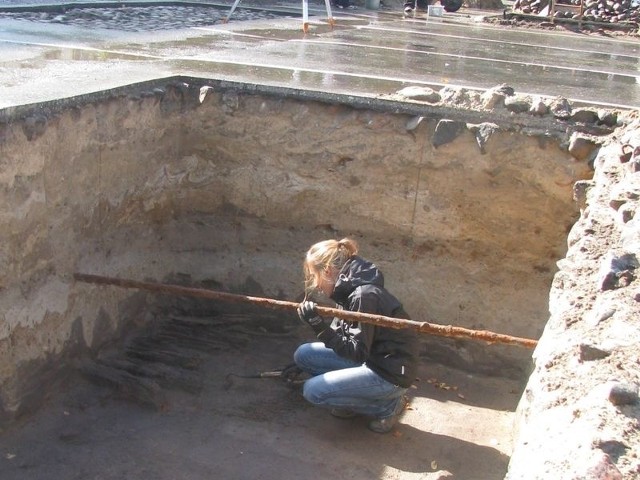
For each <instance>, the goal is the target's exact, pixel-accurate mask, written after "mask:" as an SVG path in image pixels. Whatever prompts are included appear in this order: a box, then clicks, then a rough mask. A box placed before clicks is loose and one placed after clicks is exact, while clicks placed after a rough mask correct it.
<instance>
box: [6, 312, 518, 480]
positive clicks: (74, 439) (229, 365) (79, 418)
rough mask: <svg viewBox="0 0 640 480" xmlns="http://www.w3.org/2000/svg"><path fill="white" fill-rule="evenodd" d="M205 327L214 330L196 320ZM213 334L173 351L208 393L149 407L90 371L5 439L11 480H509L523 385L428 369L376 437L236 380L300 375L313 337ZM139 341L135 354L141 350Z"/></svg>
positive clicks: (295, 330)
mask: <svg viewBox="0 0 640 480" xmlns="http://www.w3.org/2000/svg"><path fill="white" fill-rule="evenodd" d="M174 318H175V316H174ZM180 320H182V321H193V318H191V317H189V318H187V317H184V316H183V317H181V318H180ZM203 321H204V322H203ZM206 322H207V318H206V317H199V318H197V320H196V323H197V324H199V325H202V324H203V323H206ZM212 322H213V325H209V326H207V327H206V328H207V329H209V330H208V333H206V332H205V331H204V330H203V331H202V332H201V333H199V334H197V335H196V336H195V337H194V338H197V339H198V340H194V338H192V339H188V338H185V337H184V336H182V335H181V334H178V333H176V336H175V339H173V341H175V344H174V345H172V347H175V348H176V349H178V350H179V351H180V352H181V353H182V354H185V352H191V355H192V359H193V360H194V362H193V363H192V364H191V365H190V366H189V370H188V375H189V377H188V378H191V379H193V378H198V379H199V380H200V381H201V383H200V384H198V385H197V386H196V388H184V387H185V385H184V384H181V383H180V382H176V381H175V379H174V382H173V384H172V383H171V382H168V383H166V382H165V384H164V385H163V386H162V388H161V389H159V390H153V389H151V390H149V392H152V393H150V394H149V395H148V396H146V397H145V396H144V395H143V396H141V395H140V393H139V392H138V394H133V395H132V393H135V392H131V391H130V390H129V391H128V390H127V389H126V388H124V389H123V388H116V387H114V385H113V384H107V383H104V384H102V383H101V382H96V381H95V377H92V378H94V380H92V381H89V378H90V377H87V376H86V375H82V374H80V373H79V370H78V371H76V372H75V373H72V374H71V375H69V377H68V378H67V379H66V380H65V381H63V382H61V384H60V388H59V391H58V392H57V393H56V394H54V395H52V396H51V397H50V398H49V400H48V403H47V404H46V405H45V406H44V407H43V408H42V409H40V411H39V412H38V413H37V414H36V415H33V416H30V417H27V418H23V419H22V421H21V422H19V423H18V424H17V425H15V426H13V427H12V428H11V429H10V430H7V431H5V432H3V434H2V436H0V478H2V480H18V479H19V480H27V479H28V480H54V479H65V480H72V479H73V480H81V479H101V480H106V479H114V480H115V479H118V480H123V479H143V478H144V479H156V480H170V479H171V480H175V479H181V480H196V479H198V480H199V479H212V478H218V479H265V480H271V479H273V480H280V479H289V478H295V479H318V478H340V479H362V480H365V479H366V480H371V479H374V478H379V479H414V478H419V479H439V478H458V479H465V480H474V479H475V480H492V479H501V478H503V477H504V475H505V472H506V469H507V464H508V461H509V455H510V452H511V448H512V423H513V416H514V410H515V407H516V403H517V401H518V398H519V396H520V394H521V385H519V384H518V383H517V382H515V381H512V380H506V379H501V378H491V377H481V376H477V375H470V374H468V373H465V372H461V371H456V370H453V369H451V368H448V367H445V366H442V365H437V364H432V363H430V362H428V361H426V360H425V361H424V362H423V364H422V365H421V368H420V372H419V381H418V382H417V385H416V387H415V388H412V389H411V390H410V395H409V396H410V404H409V407H408V408H407V410H405V412H404V414H403V417H402V420H401V422H400V423H399V424H398V425H397V426H396V427H395V429H394V430H393V431H392V432H391V433H389V434H386V435H380V434H376V433H373V432H371V431H369V430H367V428H366V425H367V423H366V422H367V419H365V418H355V419H349V420H340V419H337V418H333V417H331V416H330V415H329V413H328V412H327V411H325V410H322V409H318V408H315V407H312V406H310V405H309V404H307V403H306V401H305V400H304V399H303V398H302V396H301V389H300V385H292V384H288V383H286V382H285V381H284V380H282V379H281V378H241V377H235V376H229V374H230V373H235V374H240V375H245V374H253V373H257V372H262V371H269V370H273V369H274V368H276V367H282V366H284V365H287V364H289V363H290V362H291V354H292V352H293V351H294V350H295V348H296V346H297V345H298V344H299V343H301V342H303V341H308V340H310V338H311V336H310V335H309V332H308V331H307V329H306V328H305V327H304V326H302V325H299V324H298V322H297V320H291V321H286V322H285V323H284V324H283V323H282V322H281V324H280V325H279V326H278V328H277V329H275V330H270V329H269V327H268V326H269V325H273V322H274V319H273V318H272V317H263V318H260V317H259V316H258V317H256V316H253V317H246V316H244V317H243V316H242V315H240V316H238V315H235V316H229V317H222V318H220V317H218V318H216V319H214V320H212ZM276 323H277V321H276ZM157 324H158V322H156V325H157ZM216 326H217V327H216ZM214 328H217V333H216V332H214V330H211V329H214ZM156 333H157V330H156ZM212 333H213V334H212ZM144 335H146V336H147V337H149V338H150V336H151V335H152V334H151V333H149V332H147V333H145V334H144ZM144 335H141V334H139V333H137V334H136V337H135V338H137V339H140V338H144ZM206 339H209V340H206ZM167 340H168V341H170V342H171V341H172V339H171V338H167V337H165V338H164V341H165V345H166V341H167ZM199 340H202V341H199ZM206 341H208V342H210V345H209V348H207V345H206V344H203V343H204V342H206ZM126 342H128V345H131V338H129V339H128V340H126ZM126 348H127V346H126V345H125V344H124V343H123V344H121V345H117V346H114V347H113V348H112V349H111V351H110V353H108V354H105V353H103V354H102V357H103V358H102V360H105V359H108V358H110V359H111V360H108V361H106V362H105V363H109V362H111V364H113V363H114V362H116V361H118V360H119V361H122V360H123V358H124V354H123V352H124V351H125V349H126ZM487 348H491V347H487ZM156 350H160V349H159V348H157V349H156ZM91 364H93V365H95V359H94V360H92V361H91ZM86 365H87V364H86V363H85V366H86ZM153 365H157V363H153V362H149V361H146V362H138V366H146V367H150V368H153ZM171 368H174V369H175V368H176V367H175V365H174V366H172V367H171ZM184 371H185V373H186V372H187V370H184ZM182 378H183V379H186V378H187V377H186V376H184V377H182ZM193 386H194V384H192V385H191V387H193Z"/></svg>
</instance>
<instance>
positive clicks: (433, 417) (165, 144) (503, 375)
mask: <svg viewBox="0 0 640 480" xmlns="http://www.w3.org/2000/svg"><path fill="white" fill-rule="evenodd" d="M585 111H586V110H583V112H585ZM587 117H588V118H592V119H593V120H592V121H591V122H584V121H583V120H584V118H587ZM594 118H595V119H594ZM605 118H607V117H606V116H602V115H601V116H598V115H596V117H593V116H591V117H589V115H588V114H587V113H582V114H580V115H575V116H574V117H573V119H567V118H562V119H560V118H558V117H554V116H552V115H549V116H548V117H546V118H544V119H540V118H538V117H536V116H533V115H529V114H522V115H513V114H512V113H508V112H505V113H504V114H500V113H496V112H478V111H473V110H471V109H469V110H460V109H456V108H448V107H446V106H438V107H436V106H425V105H424V104H422V103H419V102H411V101H406V100H405V101H398V100H397V99H396V98H387V99H382V98H378V99H371V98H353V97H347V96H340V95H333V94H323V93H321V92H309V91H300V90H294V89H282V88H273V87H266V86H259V85H248V84H242V83H233V82H224V81H210V80H204V79H198V78H192V77H175V78H170V79H163V80H162V81H154V82H147V83H141V84H136V85H131V86H128V87H126V88H121V89H115V90H111V91H105V92H99V93H97V94H91V95H85V96H80V97H76V98H72V99H67V100H60V101H55V102H49V103H44V104H38V105H35V106H33V105H32V106H24V107H19V108H14V109H10V110H5V111H4V112H3V117H2V122H3V123H2V126H1V136H0V137H1V138H2V151H3V158H4V159H5V162H6V166H5V173H4V174H3V177H2V179H3V184H4V187H5V188H4V190H3V204H4V205H6V209H5V211H4V216H3V223H4V228H3V229H2V232H3V233H2V235H3V241H2V249H3V250H2V259H3V263H4V265H5V267H6V268H5V269H3V277H2V278H0V284H1V285H2V287H3V288H2V290H1V291H0V295H2V303H3V305H6V306H7V307H8V308H7V313H6V314H5V317H4V318H5V322H4V323H3V331H2V332H1V336H0V338H1V341H2V355H3V362H2V364H3V365H4V367H3V371H2V383H1V389H0V398H1V399H2V407H3V412H4V420H5V425H7V427H6V430H5V432H4V433H3V435H2V437H0V447H1V448H2V453H3V455H4V456H5V459H4V460H3V463H2V466H1V467H0V469H1V473H2V478H3V479H5V478H6V479H13V478H16V479H17V478H24V472H29V478H30V479H45V478H47V479H49V478H73V477H72V475H77V476H80V478H82V475H84V476H85V477H88V478H92V477H95V476H97V475H102V478H127V477H131V478H145V477H149V478H151V477H153V478H160V479H163V478H167V479H169V478H193V479H199V478H205V477H206V476H211V475H214V476H217V477H218V478H265V479H270V478H274V479H275V478H278V479H280V478H294V477H295V478H309V479H312V478H320V477H325V476H340V477H342V478H344V477H349V478H356V479H360V478H361V479H370V478H402V479H405V478H406V479H409V478H443V477H442V476H443V475H445V476H446V475H447V473H446V472H450V473H451V474H452V475H453V476H454V477H455V478H461V479H467V480H473V479H478V480H480V479H483V480H484V479H493V478H495V479H498V478H503V477H504V476H505V474H506V471H507V465H508V463H509V457H510V455H511V451H512V449H513V445H514V441H515V433H514V429H513V424H514V420H515V414H514V412H515V409H516V405H517V404H518V402H519V401H520V398H521V395H522V393H523V389H524V386H525V383H526V382H527V379H528V376H529V374H530V373H531V370H532V359H531V355H532V352H531V350H530V349H525V348H521V347H515V346H507V345H496V344H494V345H486V344H484V343H482V342H475V341H471V340H464V339H452V338H443V337H431V336H424V337H423V338H422V340H421V343H422V351H421V357H422V365H421V368H420V374H419V378H420V380H419V382H417V385H416V388H415V389H412V390H411V391H410V397H411V407H410V409H409V410H407V412H406V413H405V415H404V416H403V419H402V422H401V424H400V425H399V426H398V427H397V428H396V429H395V430H394V432H393V433H392V434H390V435H387V436H379V435H376V434H374V433H371V432H367V431H366V428H365V426H366V423H365V421H364V420H363V419H354V420H348V421H346V422H344V421H340V420H337V419H333V418H330V417H329V416H328V414H327V413H326V412H324V411H321V410H318V409H314V408H312V407H310V406H309V405H307V404H305V402H304V401H303V399H302V398H301V396H300V392H299V389H298V386H297V385H292V384H290V383H288V382H286V381H284V380H283V379H280V378H277V377H275V378H273V377H269V378H244V377H243V376H244V375H249V376H250V375H252V374H257V373H260V372H266V371H271V370H274V369H279V368H280V367H283V366H286V365H287V364H289V363H290V362H291V354H292V352H293V350H294V349H295V347H296V346H297V345H298V344H299V343H301V342H303V341H308V340H309V339H310V338H311V336H310V335H309V331H307V330H306V329H305V327H304V326H302V325H300V323H299V322H298V320H297V319H296V318H295V315H294V314H293V312H290V313H278V314H274V313H268V312H265V311H264V310H261V309H256V308H248V307H247V308H244V307H239V306H237V305H236V306H231V305H228V304H225V303H224V302H211V301H204V300H194V299H188V298H181V297H174V296H170V295H158V294H153V293H150V292H145V291H134V290H130V289H122V288H116V287H105V286H95V285H91V284H88V283H83V282H76V281H74V277H73V275H74V273H76V272H83V273H89V274H99V275H107V276H113V277H120V278H130V279H136V280H155V281H161V282H166V283H172V284H180V285H187V286H198V287H203V288H210V289H215V290H220V291H228V292H234V293H239V294H244V295H254V296H260V297H267V298H274V299H283V300H291V301H299V300H300V299H301V298H302V297H301V295H302V272H301V260H302V257H303V254H304V252H305V251H306V249H307V248H308V247H309V246H310V245H311V244H312V243H314V242H316V241H318V240H321V239H325V238H336V237H343V236H351V237H353V238H354V239H356V240H357V241H358V242H359V243H360V246H361V252H362V255H363V256H365V257H367V258H370V259H371V260H373V261H375V262H376V264H378V265H379V266H380V267H381V269H382V270H383V271H384V273H385V278H386V284H387V286H388V287H389V289H390V290H391V291H392V292H394V293H396V294H397V295H398V297H400V298H401V299H402V301H403V303H404V305H405V307H406V309H407V310H408V311H409V312H410V314H411V315H412V317H413V318H414V319H415V320H421V321H428V322H434V323H440V324H445V325H447V324H448V325H457V326H462V327H465V328H469V329H479V330H489V331H495V332H499V333H505V334H509V335H514V336H518V337H525V338H533V339H537V338H539V337H540V335H541V334H542V331H543V329H544V328H545V325H546V323H547V320H548V318H549V301H550V299H549V290H550V288H551V285H552V281H553V279H554V276H555V275H556V273H557V270H558V267H557V262H558V261H559V260H561V259H563V258H564V257H565V255H566V253H567V235H568V232H569V231H570V229H571V227H572V226H573V225H574V223H575V222H576V221H577V220H578V218H579V215H580V208H581V207H584V204H583V203H581V202H584V201H585V199H584V198H583V197H580V195H577V194H576V190H575V188H574V185H575V184H576V183H578V184H581V183H580V182H584V181H587V180H589V179H590V178H591V176H592V175H593V162H594V159H595V158H596V155H597V154H598V149H599V147H600V145H599V144H598V143H597V142H594V141H593V139H594V138H597V135H603V136H604V135H606V134H607V132H609V133H611V132H612V131H613V128H614V127H613V126H612V125H607V122H606V121H605V120H604V119H605ZM578 120H580V121H578ZM542 122H543V123H544V125H545V126H546V128H545V129H541V128H540V125H541V124H542ZM568 127H570V128H569V130H573V131H574V132H577V131H579V130H587V131H588V132H589V133H588V134H584V135H585V136H584V137H579V136H578V137H579V138H576V137H575V136H572V138H571V139H570V138H569V137H568V136H567V130H568ZM578 139H581V140H582V142H578V141H577V140H578ZM589 139H591V140H589ZM576 144H579V146H581V148H580V149H579V148H578V147H577V146H576ZM583 185H584V183H583ZM574 197H575V198H574ZM576 200H578V202H576ZM230 374H233V375H230ZM46 392H57V393H55V394H52V395H51V396H50V397H48V396H47V395H45V393H46ZM149 407H150V408H149ZM34 412H36V413H34ZM27 445H28V447H27ZM114 458H117V459H118V461H117V462H116V461H114V460H113V459H114Z"/></svg>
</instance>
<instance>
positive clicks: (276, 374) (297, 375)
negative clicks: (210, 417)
mask: <svg viewBox="0 0 640 480" xmlns="http://www.w3.org/2000/svg"><path fill="white" fill-rule="evenodd" d="M234 378H279V379H281V380H283V381H284V382H285V383H286V384H287V385H289V386H292V387H295V386H297V385H302V384H303V383H304V381H305V380H306V378H305V374H304V372H303V371H302V370H301V369H300V368H299V367H298V366H297V365H296V364H295V363H291V364H289V365H287V366H286V367H283V368H279V369H276V370H270V371H268V372H259V373H255V374H248V375H242V374H239V373H229V374H227V376H226V377H225V380H224V389H225V390H228V389H229V388H231V386H232V385H233V379H234Z"/></svg>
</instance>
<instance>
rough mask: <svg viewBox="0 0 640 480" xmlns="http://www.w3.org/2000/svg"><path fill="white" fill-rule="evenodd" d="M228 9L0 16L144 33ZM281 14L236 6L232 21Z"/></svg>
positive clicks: (218, 18) (202, 20)
mask: <svg viewBox="0 0 640 480" xmlns="http://www.w3.org/2000/svg"><path fill="white" fill-rule="evenodd" d="M230 5H231V4H230ZM229 11H230V7H229V8H224V9H222V8H216V7H210V6H202V7H200V6H157V5H155V6H148V7H132V6H126V5H123V6H121V7H115V8H94V7H92V8H69V9H63V8H60V9H44V8H43V11H40V12H32V11H30V12H0V18H5V19H6V18H9V19H17V20H24V21H30V22H43V23H59V24H68V25H74V26H78V27H84V28H101V29H110V30H121V31H127V32H145V31H157V30H176V29H181V28H190V27H199V26H206V25H214V24H216V23H221V22H222V21H223V20H224V19H225V18H226V17H227V15H228V14H229ZM281 16H282V15H279V14H275V13H273V12H269V11H266V10H248V9H243V8H238V9H237V10H236V11H235V12H234V13H233V21H234V22H237V21H243V20H259V19H270V18H278V17H281Z"/></svg>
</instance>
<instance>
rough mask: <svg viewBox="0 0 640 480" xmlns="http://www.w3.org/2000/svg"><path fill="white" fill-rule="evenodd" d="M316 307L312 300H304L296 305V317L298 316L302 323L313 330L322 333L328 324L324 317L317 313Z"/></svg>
mask: <svg viewBox="0 0 640 480" xmlns="http://www.w3.org/2000/svg"><path fill="white" fill-rule="evenodd" d="M316 307H317V305H316V304H315V303H314V302H310V301H309V300H305V301H304V302H302V303H301V304H300V305H298V310H297V311H298V317H300V320H302V321H303V322H304V323H306V324H307V325H309V326H310V327H311V328H313V331H314V332H316V333H322V332H323V331H324V330H326V329H327V327H328V324H327V322H326V321H325V319H324V318H322V317H321V316H320V315H318V311H317V310H316Z"/></svg>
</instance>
